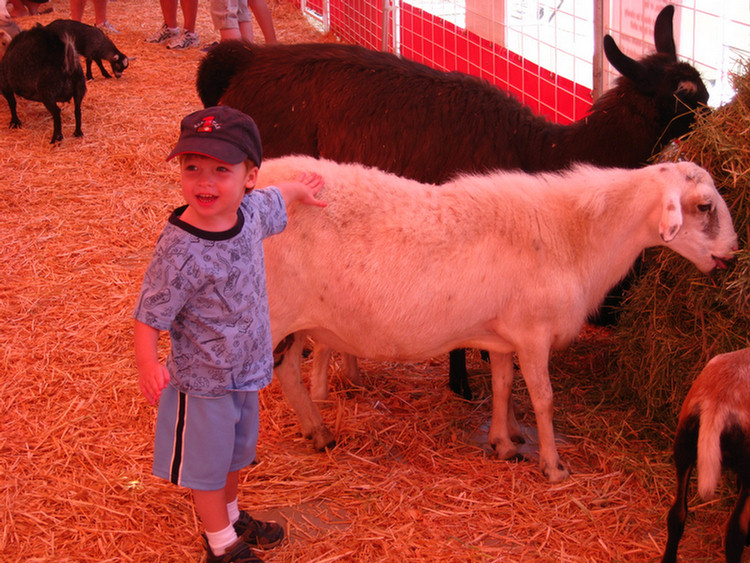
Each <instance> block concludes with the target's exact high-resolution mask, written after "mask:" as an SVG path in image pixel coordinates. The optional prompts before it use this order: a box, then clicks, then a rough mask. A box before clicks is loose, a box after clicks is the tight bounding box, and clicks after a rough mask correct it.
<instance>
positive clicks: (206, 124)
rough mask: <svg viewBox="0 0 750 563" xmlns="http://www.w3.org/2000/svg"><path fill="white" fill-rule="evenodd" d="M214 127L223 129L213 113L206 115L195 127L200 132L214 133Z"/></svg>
mask: <svg viewBox="0 0 750 563" xmlns="http://www.w3.org/2000/svg"><path fill="white" fill-rule="evenodd" d="M214 129H221V125H219V124H218V123H217V122H216V121H215V120H214V116H213V115H207V116H206V117H204V118H203V119H202V120H201V122H200V123H199V124H198V125H197V126H196V128H195V130H196V131H197V132H198V133H212V132H213V130H214Z"/></svg>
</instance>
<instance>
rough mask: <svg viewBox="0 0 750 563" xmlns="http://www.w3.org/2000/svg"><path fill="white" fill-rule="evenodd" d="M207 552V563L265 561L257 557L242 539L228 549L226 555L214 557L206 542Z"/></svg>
mask: <svg viewBox="0 0 750 563" xmlns="http://www.w3.org/2000/svg"><path fill="white" fill-rule="evenodd" d="M206 552H207V553H208V557H207V558H206V563H263V560H262V559H261V558H260V557H258V556H257V555H255V554H254V553H253V552H252V551H251V550H250V546H249V545H247V544H246V543H245V542H243V541H242V540H241V539H239V540H237V541H236V542H235V544H234V545H232V546H231V547H230V548H229V549H227V552H226V553H225V554H224V555H214V552H213V551H211V548H210V547H209V546H208V542H206Z"/></svg>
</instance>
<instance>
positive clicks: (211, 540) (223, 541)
mask: <svg viewBox="0 0 750 563" xmlns="http://www.w3.org/2000/svg"><path fill="white" fill-rule="evenodd" d="M206 538H207V539H208V545H209V547H210V548H211V551H212V552H213V554H214V555H216V556H220V555H224V554H225V553H226V552H227V548H228V547H229V546H231V545H232V544H234V543H235V542H236V541H237V532H235V531H234V526H232V525H231V524H229V526H227V527H226V528H224V529H223V530H220V531H218V532H209V531H206Z"/></svg>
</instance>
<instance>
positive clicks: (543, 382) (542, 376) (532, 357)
mask: <svg viewBox="0 0 750 563" xmlns="http://www.w3.org/2000/svg"><path fill="white" fill-rule="evenodd" d="M531 338H532V342H539V340H540V339H536V341H534V340H533V339H534V337H533V336H532V337H531ZM518 361H519V364H520V366H521V374H522V375H523V378H524V381H526V388H527V389H528V391H529V397H530V398H531V404H532V405H533V406H534V414H535V416H536V426H537V431H538V433H539V466H540V468H541V470H542V473H543V474H544V475H545V476H546V477H547V479H548V480H549V481H550V482H551V483H557V482H558V481H562V480H563V479H565V478H566V477H567V476H568V471H567V470H566V469H565V468H564V467H563V465H562V462H561V461H560V456H559V455H558V454H557V446H556V444H555V431H554V428H553V426H552V384H551V383H550V380H549V366H548V362H549V348H548V347H542V346H540V345H535V346H534V348H526V349H522V350H519V351H518Z"/></svg>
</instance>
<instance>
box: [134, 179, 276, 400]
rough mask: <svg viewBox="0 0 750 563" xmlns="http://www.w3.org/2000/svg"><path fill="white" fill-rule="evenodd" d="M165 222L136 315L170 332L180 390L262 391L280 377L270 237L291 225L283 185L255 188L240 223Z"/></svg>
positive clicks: (176, 218) (172, 368)
mask: <svg viewBox="0 0 750 563" xmlns="http://www.w3.org/2000/svg"><path fill="white" fill-rule="evenodd" d="M184 210H185V206H183V207H181V208H179V209H177V210H175V211H174V213H172V215H171V216H170V218H169V222H168V224H167V225H166V226H165V227H164V230H163V231H162V233H161V235H160V237H159V240H158V242H157V243H156V248H155V250H154V255H153V257H152V259H151V263H150V264H149V266H148V269H147V270H146V274H145V276H144V279H143V286H142V288H141V294H140V297H139V299H138V303H137V305H136V308H135V312H134V315H133V316H134V317H135V318H136V319H137V320H138V321H140V322H142V323H144V324H147V325H149V326H151V327H153V328H155V329H157V330H165V331H169V335H170V339H171V351H170V354H169V357H168V358H167V369H168V370H169V373H170V379H171V383H172V384H173V385H174V386H175V387H176V388H177V389H179V390H181V391H183V392H185V393H188V394H191V395H199V396H206V397H215V396H220V395H224V394H226V393H228V392H230V391H257V390H258V389H261V388H263V387H265V386H266V385H268V383H270V381H271V378H272V376H273V350H272V346H273V345H272V343H271V325H270V318H269V312H268V294H267V291H266V275H265V267H264V260H263V239H264V238H266V237H268V236H271V235H274V234H276V233H279V232H281V231H283V230H284V228H285V227H286V221H287V216H286V208H285V206H284V200H283V199H282V197H281V193H280V192H279V190H278V189H276V188H273V187H272V188H268V189H263V190H255V191H252V192H250V193H249V194H247V195H246V196H245V197H244V198H243V200H242V204H241V206H240V209H239V210H238V211H237V224H236V225H235V226H234V227H233V228H232V229H230V230H228V231H225V232H220V233H215V232H208V231H203V230H200V229H196V228H195V227H193V226H191V225H188V224H187V223H185V222H183V221H182V220H181V219H180V216H181V214H182V212H183V211H184Z"/></svg>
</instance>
